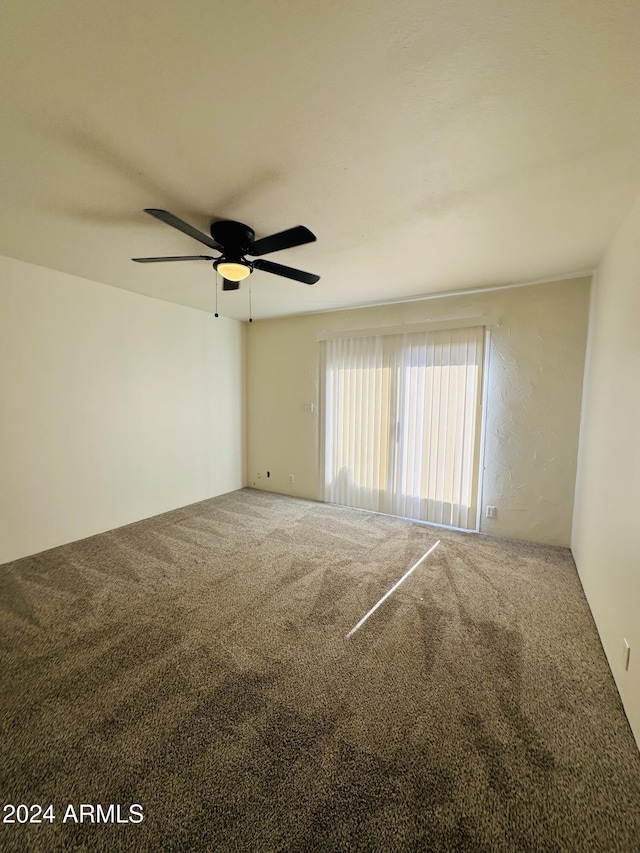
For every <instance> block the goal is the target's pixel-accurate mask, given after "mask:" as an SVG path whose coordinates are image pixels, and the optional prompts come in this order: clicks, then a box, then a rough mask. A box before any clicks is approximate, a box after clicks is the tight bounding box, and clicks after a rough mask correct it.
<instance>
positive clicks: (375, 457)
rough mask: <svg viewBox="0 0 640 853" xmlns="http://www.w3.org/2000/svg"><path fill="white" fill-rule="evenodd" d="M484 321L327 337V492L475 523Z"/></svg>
mask: <svg viewBox="0 0 640 853" xmlns="http://www.w3.org/2000/svg"><path fill="white" fill-rule="evenodd" d="M483 342H484V328H483V327H478V326H476V327H473V328H465V329H452V330H447V331H437V332H411V333H408V334H403V335H380V336H371V337H353V338H336V339H332V340H328V341H325V342H324V343H323V346H324V348H325V349H324V353H323V365H324V367H323V371H324V377H323V379H324V382H323V413H324V431H323V432H324V442H323V444H324V448H323V449H324V458H323V469H324V499H325V500H326V501H330V502H331V503H337V504H342V505H343V506H353V507H359V508H360V509H369V510H374V511H377V512H386V513H390V514H392V515H399V516H403V517H405V518H415V519H421V520H423V521H431V522H434V523H436V524H445V525H449V526H452V527H462V528H467V529H474V528H475V526H476V502H477V487H478V454H479V444H480V442H479V438H480V421H481V418H480V411H481V409H480V404H481V392H482V359H483Z"/></svg>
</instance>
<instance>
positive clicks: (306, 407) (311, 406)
mask: <svg viewBox="0 0 640 853" xmlns="http://www.w3.org/2000/svg"><path fill="white" fill-rule="evenodd" d="M315 408H316V406H315V403H305V404H304V410H305V412H313V411H315Z"/></svg>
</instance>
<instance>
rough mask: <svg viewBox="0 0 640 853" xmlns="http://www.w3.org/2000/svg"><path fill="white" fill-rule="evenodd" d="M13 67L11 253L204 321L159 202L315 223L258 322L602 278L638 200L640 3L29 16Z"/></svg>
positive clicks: (205, 296)
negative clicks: (185, 308)
mask: <svg viewBox="0 0 640 853" xmlns="http://www.w3.org/2000/svg"><path fill="white" fill-rule="evenodd" d="M0 71H1V74H0V106H1V109H2V128H1V130H0V168H1V170H2V193H1V199H0V254H5V255H9V256H11V257H15V258H20V259H23V260H26V261H30V262H32V263H35V264H40V265H42V266H46V267H50V268H53V269H56V270H62V271H64V272H67V273H72V274H75V275H79V276H83V277H85V278H88V279H94V280H96V281H100V282H105V283H107V284H110V285H114V286H117V287H123V288H126V289H127V290H134V291H138V292H140V293H145V294H148V295H151V296H156V297H158V298H161V299H166V300H169V301H171V302H178V303H183V304H185V305H192V306H194V307H198V308H203V309H205V310H209V311H211V310H213V306H214V295H215V287H214V284H215V275H214V273H213V270H212V269H211V267H210V265H209V264H207V263H204V262H203V263H202V264H199V263H185V264H164V265H160V264H152V265H145V266H141V265H137V264H133V263H131V261H130V258H131V257H135V256H141V255H171V254H194V253H195V254H199V253H200V252H205V253H206V249H205V247H204V246H201V245H200V244H199V243H197V242H195V241H193V240H191V239H190V238H189V237H187V236H185V235H183V234H181V233H179V232H177V231H174V230H173V229H171V228H169V227H168V226H166V225H165V224H163V223H161V222H158V221H157V220H155V219H153V218H151V217H149V216H146V215H145V214H144V213H143V212H142V210H143V208H145V207H159V208H165V209H167V210H169V211H171V212H172V213H174V214H176V215H177V216H180V217H181V218H183V219H186V220H187V221H189V222H191V223H192V224H193V225H195V226H196V227H198V228H200V229H202V230H205V231H207V230H208V226H209V223H210V221H211V219H212V218H216V217H217V218H231V219H239V220H241V221H243V222H246V223H248V224H249V225H251V226H252V227H253V228H254V229H255V231H256V233H257V236H264V235H266V234H270V233H272V232H275V231H280V230H282V229H284V228H287V227H290V226H293V225H297V224H304V225H306V226H308V227H309V228H311V230H312V231H314V232H315V233H316V234H317V237H318V241H317V243H314V244H312V245H308V246H303V247H299V248H296V249H292V250H289V251H287V252H281V253H277V254H275V255H270V256H269V259H271V260H274V261H278V262H280V263H285V264H290V265H293V266H297V267H300V268H302V269H305V270H309V271H311V272H315V273H318V274H320V275H321V276H322V278H321V280H320V282H319V283H318V284H316V285H315V286H314V287H308V286H306V285H303V284H298V283H296V282H292V281H288V280H285V279H280V278H277V277H275V276H272V275H268V274H266V273H264V272H256V273H254V274H253V275H252V276H251V279H250V281H251V284H252V296H253V307H254V316H255V317H258V318H259V317H268V316H276V315H282V314H289V313H296V312H304V311H314V310H319V309H327V308H335V307H344V306H350V305H360V304H366V303H371V302H380V301H386V300H394V299H402V298H412V297H416V296H419V295H426V294H429V293H434V292H443V291H448V290H461V289H467V288H476V287H484V286H493V285H502V284H508V283H515V282H526V281H531V280H536V279H541V278H549V277H555V276H562V275H565V274H571V273H575V272H578V271H583V270H587V269H591V268H593V267H594V266H595V265H596V264H597V262H598V260H599V258H600V257H601V255H602V252H603V251H604V249H605V248H606V246H607V243H608V241H609V240H610V238H611V235H612V234H613V232H614V231H615V228H616V226H617V225H618V224H619V222H620V220H621V219H622V217H623V216H624V215H625V213H626V211H627V210H628V209H629V207H630V206H631V204H632V202H633V200H634V199H635V197H636V196H637V195H638V193H640V108H639V107H640V97H639V96H640V3H638V0H607V2H603V0H537V2H532V0H464V2H457V3H452V2H451V0H420V1H419V0H394V2H393V3H391V2H388V0H367V2H363V0H360V1H359V0H351V2H349V3H344V2H337V0H324V2H318V0H315V2H314V0H297V2H295V3H293V2H291V0H287V2H284V1H283V0H253V2H251V0H229V2H221V0H218V2H212V0H183V2H178V0H174V2H169V1H168V0H167V2H164V3H157V2H150V0H135V2H133V3H132V2H131V0H126V2H125V0H110V2H108V3H105V2H99V3H98V2H96V0H56V2H51V0H8V3H5V4H3V11H2V27H1V35H0ZM247 302H248V292H247V285H246V284H244V285H243V286H242V288H241V290H240V291H238V292H235V293H225V294H221V297H220V313H222V314H224V315H226V316H233V317H238V318H242V319H244V318H246V316H247Z"/></svg>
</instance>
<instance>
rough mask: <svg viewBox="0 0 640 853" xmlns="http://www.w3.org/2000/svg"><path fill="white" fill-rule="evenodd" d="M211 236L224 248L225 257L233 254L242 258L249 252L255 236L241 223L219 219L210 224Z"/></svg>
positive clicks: (250, 229) (251, 230)
mask: <svg viewBox="0 0 640 853" xmlns="http://www.w3.org/2000/svg"><path fill="white" fill-rule="evenodd" d="M211 236H212V237H213V239H214V240H215V241H216V243H220V245H221V246H222V247H223V248H224V253H225V255H227V256H230V255H231V254H232V253H233V254H235V255H238V256H242V255H244V254H245V252H248V251H249V249H250V248H251V244H252V243H253V241H254V239H255V236H256V235H255V232H254V230H253V229H252V228H249V226H248V225H244V224H243V223H242V222H234V221H233V220H232V219H221V220H219V221H218V222H212V223H211Z"/></svg>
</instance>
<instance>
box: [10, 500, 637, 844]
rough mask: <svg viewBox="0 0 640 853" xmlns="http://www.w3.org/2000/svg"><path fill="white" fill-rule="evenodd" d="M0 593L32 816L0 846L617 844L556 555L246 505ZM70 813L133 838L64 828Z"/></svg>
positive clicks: (593, 676)
mask: <svg viewBox="0 0 640 853" xmlns="http://www.w3.org/2000/svg"><path fill="white" fill-rule="evenodd" d="M437 539H441V540H442V542H441V545H440V546H439V547H438V548H437V549H436V551H435V552H434V553H433V554H432V555H431V556H430V557H429V558H428V559H427V560H426V561H425V563H424V564H422V565H421V566H420V567H419V568H418V569H417V570H416V571H415V572H414V573H413V574H412V575H411V577H410V578H409V579H408V580H407V581H406V582H405V583H404V584H403V585H402V586H401V587H400V588H399V590H398V591H397V592H395V593H394V594H393V595H392V596H391V597H390V598H389V599H388V600H387V601H386V602H385V603H384V604H383V605H382V606H381V607H380V608H379V609H378V610H377V612H376V613H375V614H374V615H373V616H372V617H371V618H370V619H369V620H368V621H367V622H366V623H365V625H364V626H363V627H362V628H361V629H360V630H359V631H358V632H357V633H356V634H354V636H353V637H352V638H351V639H349V640H345V634H346V633H347V632H348V631H349V630H350V629H351V628H352V627H353V626H354V625H355V623H356V622H357V621H358V620H359V619H360V617H361V616H363V615H364V614H365V613H366V612H367V610H369V608H370V607H371V606H372V605H373V604H374V603H375V602H376V601H377V600H378V599H379V598H380V597H381V596H382V595H383V593H384V592H386V591H387V590H388V589H389V587H390V586H391V585H392V584H393V583H394V582H395V581H396V580H397V579H398V578H399V577H400V576H401V575H402V574H403V573H404V572H405V571H406V570H407V569H408V568H409V567H410V566H411V565H412V564H413V563H415V561H416V560H417V559H418V558H419V557H421V556H422V555H423V554H424V552H425V551H426V550H427V549H428V548H429V547H430V546H431V545H432V544H433V543H434V542H435V541H436V540H437ZM0 592H1V607H2V610H1V624H0V640H1V652H0V655H1V657H0V663H1V665H2V713H1V718H0V722H1V726H2V764H1V768H0V784H1V791H2V800H3V805H4V803H14V804H18V803H22V804H26V805H30V804H32V803H39V804H41V805H43V806H44V807H46V806H48V805H49V804H52V805H53V812H54V815H55V821H54V822H53V823H49V822H46V821H45V822H44V823H41V824H37V825H36V824H26V825H18V824H4V825H1V826H0V849H1V850H2V851H13V850H15V851H31V850H33V851H56V850H77V851H102V850H104V851H146V850H154V851H155V850H157V851H227V850H233V851H245V850H246V851H300V853H303V851H323V853H324V851H357V850H362V851H410V850H411V851H451V850H455V851H465V850H468V851H511V850H514V851H515V850H517V851H548V850H549V851H552V850H553V851H556V850H557V851H628V853H633V851H638V850H640V757H639V754H638V751H637V749H636V746H635V743H634V741H633V738H632V735H631V732H630V730H629V727H628V724H627V721H626V718H625V716H624V713H623V710H622V707H621V704H620V701H619V698H618V695H617V693H616V690H615V687H614V684H613V680H612V678H611V674H610V672H609V670H608V668H607V664H606V661H605V658H604V655H603V652H602V648H601V646H600V643H599V640H598V637H597V634H596V631H595V627H594V625H593V622H592V619H591V616H590V613H589V610H588V608H587V605H586V602H585V599H584V596H583V594H582V591H581V587H580V583H579V580H578V577H577V574H576V571H575V567H574V564H573V561H572V558H571V555H570V552H569V551H568V550H566V549H561V548H552V547H545V546H536V545H531V544H526V543H521V542H516V541H513V540H499V539H495V538H491V537H482V536H474V535H472V534H462V533H454V532H449V531H444V530H439V529H437V528H433V527H428V526H424V525H419V524H413V523H411V522H407V521H402V520H398V519H394V518H388V517H384V516H378V515H371V514H368V513H361V512H357V511H353V510H345V509H340V508H336V507H331V506H326V505H322V504H314V503H312V502H307V501H302V500H296V499H292V498H286V497H282V496H278V495H271V494H267V493H261V492H257V491H251V490H243V491H240V492H234V493H231V494H228V495H224V496H222V497H218V498H214V499H213V500H209V501H205V502H204V503H200V504H197V505H195V506H191V507H187V508H185V509H182V510H177V511H174V512H170V513H168V514H166V515H162V516H159V517H157V518H153V519H149V520H147V521H143V522H140V523H138V524H134V525H130V526H128V527H125V528H121V529H119V530H115V531H112V532H110V533H105V534H102V535H100V536H95V537H92V538H90V539H86V540H83V541H81V542H77V543H74V544H71V545H66V546H63V547H61V548H56V549H54V550H51V551H48V552H45V553H43V554H38V555H36V556H33V557H29V558H26V559H23V560H19V561H17V562H15V563H10V564H7V565H5V566H3V567H1V568H0ZM80 803H84V804H91V805H92V806H93V807H94V808H95V806H96V804H101V806H102V808H103V810H105V811H107V808H108V806H109V805H110V804H119V805H120V806H121V812H120V813H121V819H124V818H126V817H128V816H129V815H130V812H129V806H130V805H131V804H132V803H140V804H142V806H143V808H144V821H143V822H142V823H139V824H134V823H125V824H120V825H118V824H111V823H108V824H104V823H100V824H96V823H89V822H87V823H82V824H76V823H74V822H72V820H70V819H69V820H67V822H63V816H64V814H65V811H66V810H67V806H68V804H72V805H74V806H75V810H76V812H77V811H78V810H79V804H80ZM86 814H87V820H88V819H89V812H87V813H86ZM94 814H95V811H94Z"/></svg>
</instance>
